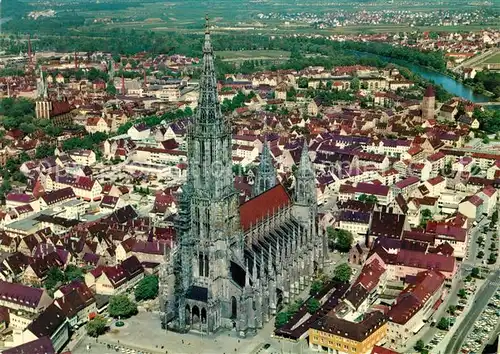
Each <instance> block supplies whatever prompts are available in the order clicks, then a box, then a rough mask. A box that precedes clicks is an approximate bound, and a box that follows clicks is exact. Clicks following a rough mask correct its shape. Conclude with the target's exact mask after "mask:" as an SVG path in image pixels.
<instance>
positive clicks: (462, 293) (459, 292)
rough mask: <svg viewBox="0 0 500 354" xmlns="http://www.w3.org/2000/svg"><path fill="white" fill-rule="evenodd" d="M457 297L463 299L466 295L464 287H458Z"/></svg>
mask: <svg viewBox="0 0 500 354" xmlns="http://www.w3.org/2000/svg"><path fill="white" fill-rule="evenodd" d="M457 295H458V297H459V298H461V299H465V298H466V297H467V293H466V292H465V289H460V290H459V291H458V294H457Z"/></svg>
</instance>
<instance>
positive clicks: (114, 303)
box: [108, 295, 137, 318]
mask: <svg viewBox="0 0 500 354" xmlns="http://www.w3.org/2000/svg"><path fill="white" fill-rule="evenodd" d="M108 312H109V315H110V316H111V317H114V318H118V317H120V318H128V317H130V316H133V315H135V314H137V304H135V303H134V302H132V301H130V299H129V298H128V296H127V295H115V296H112V297H111V298H110V299H109V305H108Z"/></svg>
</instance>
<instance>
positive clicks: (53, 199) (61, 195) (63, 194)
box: [40, 187, 76, 210]
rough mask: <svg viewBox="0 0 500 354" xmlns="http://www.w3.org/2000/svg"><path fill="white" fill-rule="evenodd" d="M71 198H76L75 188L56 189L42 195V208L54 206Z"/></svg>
mask: <svg viewBox="0 0 500 354" xmlns="http://www.w3.org/2000/svg"><path fill="white" fill-rule="evenodd" d="M70 200H76V194H75V192H74V191H73V188H71V187H66V188H61V189H55V190H52V191H49V192H47V193H46V194H44V195H43V196H41V197H40V209H41V210H43V209H48V208H52V207H55V206H58V205H61V204H63V203H65V202H67V201H70Z"/></svg>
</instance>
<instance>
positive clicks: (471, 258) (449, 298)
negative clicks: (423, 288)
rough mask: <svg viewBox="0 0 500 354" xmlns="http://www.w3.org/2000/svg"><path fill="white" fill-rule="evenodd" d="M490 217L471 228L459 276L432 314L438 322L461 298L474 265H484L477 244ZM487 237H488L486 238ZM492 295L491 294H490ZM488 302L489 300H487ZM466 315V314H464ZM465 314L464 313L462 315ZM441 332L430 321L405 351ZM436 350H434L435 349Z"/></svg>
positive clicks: (407, 345)
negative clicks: (479, 256)
mask: <svg viewBox="0 0 500 354" xmlns="http://www.w3.org/2000/svg"><path fill="white" fill-rule="evenodd" d="M489 221H490V220H489V218H483V219H482V220H481V221H480V222H479V223H478V225H476V226H473V227H472V230H471V234H470V236H469V241H468V243H469V245H468V247H467V255H466V258H465V259H464V260H463V262H462V263H461V265H460V268H459V270H458V273H457V275H458V276H457V277H456V278H455V279H454V281H453V282H452V284H451V287H450V288H449V289H448V294H447V295H446V298H445V299H444V301H443V303H442V304H441V306H439V308H438V310H437V311H436V313H434V314H433V315H432V319H434V320H436V322H438V321H439V320H440V319H441V317H446V316H447V312H446V311H447V310H448V308H449V307H450V306H451V305H456V304H457V302H458V300H459V298H458V296H457V293H458V291H459V290H460V289H462V288H463V286H464V279H465V278H466V277H467V275H469V274H470V272H471V270H472V268H473V267H480V266H481V265H482V263H481V262H482V260H480V259H477V252H478V251H479V246H478V244H477V242H476V241H477V239H478V237H479V236H480V235H481V234H482V229H483V228H484V227H485V226H486V225H488V224H489ZM485 239H486V238H485ZM488 239H489V237H488ZM490 296H491V295H490ZM486 303H487V301H486ZM464 315H465V314H464ZM462 316H463V315H462ZM438 332H440V330H439V329H437V328H436V327H435V326H434V327H431V325H430V321H429V322H428V323H427V324H426V325H425V326H424V327H423V328H422V329H421V330H420V335H418V334H417V335H416V336H414V338H413V339H412V340H410V341H409V342H408V343H407V344H406V347H405V348H404V350H403V351H404V352H407V351H411V350H412V348H413V346H414V345H415V344H416V342H417V341H418V340H422V341H423V342H424V343H425V344H428V343H429V342H430V341H431V340H432V338H433V337H434V336H435V334H436V333H438ZM433 352H434V351H433Z"/></svg>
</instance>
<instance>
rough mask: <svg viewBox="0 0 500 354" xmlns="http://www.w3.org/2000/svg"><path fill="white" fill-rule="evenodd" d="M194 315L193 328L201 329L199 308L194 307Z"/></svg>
mask: <svg viewBox="0 0 500 354" xmlns="http://www.w3.org/2000/svg"><path fill="white" fill-rule="evenodd" d="M191 315H192V317H191V318H192V321H191V323H192V327H193V328H195V329H199V328H200V308H199V307H198V306H196V305H195V306H193V311H192V313H191Z"/></svg>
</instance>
